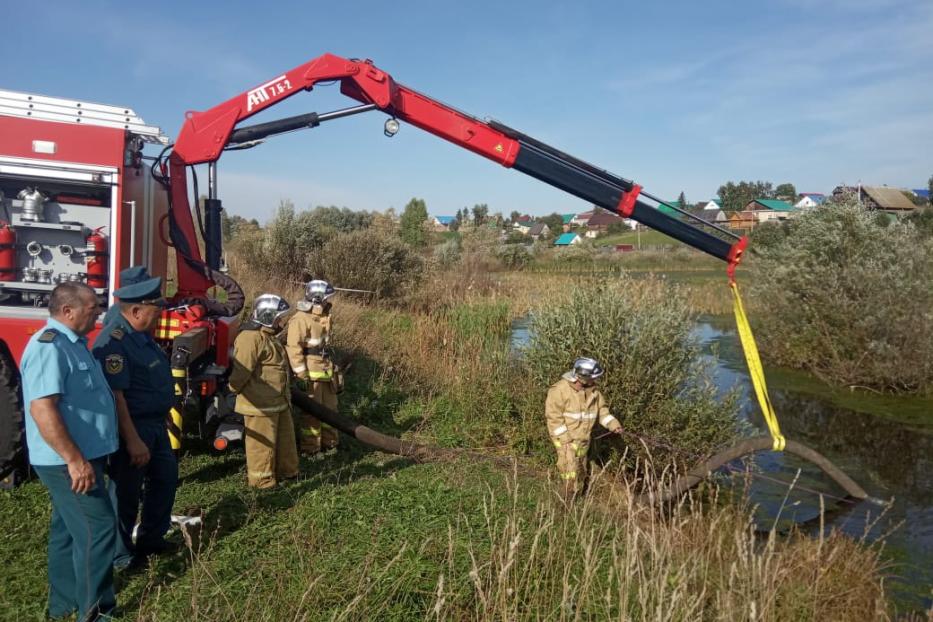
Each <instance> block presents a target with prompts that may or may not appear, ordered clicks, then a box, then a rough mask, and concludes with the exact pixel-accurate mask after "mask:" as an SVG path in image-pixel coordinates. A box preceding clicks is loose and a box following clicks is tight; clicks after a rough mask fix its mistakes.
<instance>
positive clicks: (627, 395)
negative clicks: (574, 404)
mask: <svg viewBox="0 0 933 622" xmlns="http://www.w3.org/2000/svg"><path fill="white" fill-rule="evenodd" d="M693 325H694V318H693V317H692V315H691V314H690V312H689V311H688V307H687V305H686V304H685V300H684V297H683V295H682V294H681V293H680V292H679V291H677V290H672V289H671V288H669V287H665V286H664V285H663V284H662V283H661V282H659V281H655V280H653V279H651V280H646V281H635V280H633V279H631V278H629V277H621V278H620V279H619V280H617V281H614V282H612V283H610V284H604V285H599V286H592V287H588V288H585V289H584V288H580V289H576V290H574V291H572V292H571V293H570V295H569V296H568V297H567V299H566V300H562V301H559V302H554V303H546V304H545V305H544V306H542V307H541V308H539V309H538V310H536V311H534V312H532V315H531V335H532V337H531V341H530V343H529V345H528V348H527V349H526V350H525V353H524V354H525V357H524V372H523V373H522V376H523V378H524V379H525V381H526V382H527V383H528V390H527V391H526V393H527V394H528V395H529V396H533V397H532V399H531V400H530V403H529V404H528V406H527V407H526V414H527V416H529V417H531V418H533V419H536V420H537V425H538V427H539V428H542V429H543V426H542V420H541V411H542V409H543V404H544V399H545V393H546V390H547V387H548V386H549V385H551V384H553V383H554V382H556V381H557V380H558V379H559V378H560V377H561V374H563V373H564V372H566V371H567V370H569V369H570V368H571V366H572V364H573V360H574V358H576V357H578V356H591V357H594V358H596V359H597V360H599V361H600V363H602V365H603V366H604V367H605V369H606V375H605V376H604V378H603V380H602V381H601V383H600V389H601V391H602V392H603V395H604V396H605V397H606V399H607V401H608V403H609V405H610V408H611V409H612V411H613V413H614V414H615V415H616V416H617V417H618V418H619V420H620V421H621V422H622V425H623V426H624V427H625V428H626V429H628V430H631V431H633V432H637V433H644V434H647V435H650V436H652V437H663V438H665V439H667V440H668V442H670V444H672V445H673V446H674V447H679V448H683V450H684V451H687V452H690V453H691V454H695V453H702V452H705V451H707V450H709V449H711V448H713V447H715V446H718V445H720V444H721V443H722V442H724V441H725V440H726V439H727V438H729V437H730V436H732V435H733V434H734V431H735V429H734V423H733V422H734V415H735V399H734V397H729V398H727V399H726V400H724V401H720V400H718V399H717V396H716V390H715V387H714V386H713V384H712V382H711V375H710V372H711V368H710V364H709V363H703V362H701V358H700V356H699V355H700V344H699V342H698V341H697V340H696V339H695V338H694V337H693V336H692V333H691V331H692V329H693ZM632 449H633V454H634V456H640V455H643V449H642V448H640V447H637V446H635V445H634V444H633V445H632ZM652 455H653V456H654V458H655V459H658V458H661V460H660V462H659V463H663V462H666V461H667V460H669V459H671V458H674V457H676V456H674V455H672V454H671V453H667V452H665V451H664V450H657V449H652ZM681 458H683V456H681Z"/></svg>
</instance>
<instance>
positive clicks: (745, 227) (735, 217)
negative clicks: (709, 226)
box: [726, 211, 758, 233]
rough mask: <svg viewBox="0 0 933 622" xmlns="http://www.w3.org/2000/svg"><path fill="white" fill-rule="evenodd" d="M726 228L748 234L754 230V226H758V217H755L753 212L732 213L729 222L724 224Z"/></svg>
mask: <svg viewBox="0 0 933 622" xmlns="http://www.w3.org/2000/svg"><path fill="white" fill-rule="evenodd" d="M726 224H727V226H728V227H729V228H730V229H732V230H733V231H742V232H746V233H747V232H748V231H751V230H752V229H754V228H755V225H757V224H758V217H757V216H756V215H755V212H750V211H745V212H732V214H730V215H729V220H728V222H727V223H726Z"/></svg>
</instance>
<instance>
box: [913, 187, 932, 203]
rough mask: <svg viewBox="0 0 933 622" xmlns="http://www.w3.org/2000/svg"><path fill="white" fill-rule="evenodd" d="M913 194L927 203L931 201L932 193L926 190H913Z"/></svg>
mask: <svg viewBox="0 0 933 622" xmlns="http://www.w3.org/2000/svg"><path fill="white" fill-rule="evenodd" d="M911 192H913V193H914V194H915V195H917V196H918V197H920V198H921V199H926V200H927V201H929V200H930V191H929V190H928V189H926V188H917V189H916V190H911Z"/></svg>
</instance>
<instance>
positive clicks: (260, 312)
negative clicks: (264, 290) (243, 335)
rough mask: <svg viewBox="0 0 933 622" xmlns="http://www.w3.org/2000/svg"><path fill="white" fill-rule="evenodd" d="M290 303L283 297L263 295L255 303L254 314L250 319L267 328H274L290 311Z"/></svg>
mask: <svg viewBox="0 0 933 622" xmlns="http://www.w3.org/2000/svg"><path fill="white" fill-rule="evenodd" d="M288 308H289V307H288V303H287V302H286V301H285V299H284V298H282V297H281V296H276V295H275V294H263V295H262V296H259V297H258V298H257V299H256V301H255V302H254V303H253V313H252V315H251V316H250V319H251V320H252V321H253V322H255V323H257V324H259V325H260V326H265V327H266V328H272V326H273V325H274V324H275V321H276V320H277V319H279V318H280V317H282V316H283V315H285V313H286V312H287V311H288Z"/></svg>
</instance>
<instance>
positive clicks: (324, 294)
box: [305, 279, 337, 304]
mask: <svg viewBox="0 0 933 622" xmlns="http://www.w3.org/2000/svg"><path fill="white" fill-rule="evenodd" d="M335 293H337V292H336V290H335V289H334V286H333V285H331V284H330V283H328V282H327V281H323V280H320V279H316V280H314V281H308V284H307V285H305V300H307V301H308V302H313V303H316V304H321V303H322V302H324V301H326V300H329V299H330V298H331V297H332V296H333V295H334V294H335Z"/></svg>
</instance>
